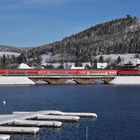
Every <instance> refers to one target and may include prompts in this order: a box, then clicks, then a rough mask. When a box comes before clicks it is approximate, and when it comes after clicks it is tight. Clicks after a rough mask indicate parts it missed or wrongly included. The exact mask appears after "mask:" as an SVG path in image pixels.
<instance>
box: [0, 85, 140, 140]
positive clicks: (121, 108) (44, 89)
mask: <svg viewBox="0 0 140 140" xmlns="http://www.w3.org/2000/svg"><path fill="white" fill-rule="evenodd" d="M3 100H5V101H6V105H3V104H2V101H3ZM38 110H61V111H69V112H94V113H97V115H98V118H97V119H81V120H80V122H79V123H63V125H62V127H61V128H57V129H53V128H42V129H41V131H40V132H39V133H38V134H37V135H34V136H32V135H12V137H11V140H21V139H22V140H86V130H88V133H87V136H88V137H87V140H140V86H112V85H85V86H81V85H66V86H49V85H47V86H27V87H0V114H9V113H12V111H38Z"/></svg>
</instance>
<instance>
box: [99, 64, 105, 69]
mask: <svg viewBox="0 0 140 140" xmlns="http://www.w3.org/2000/svg"><path fill="white" fill-rule="evenodd" d="M106 68H107V63H97V69H106Z"/></svg>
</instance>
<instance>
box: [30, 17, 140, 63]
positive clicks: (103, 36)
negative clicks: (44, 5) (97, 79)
mask: <svg viewBox="0 0 140 140" xmlns="http://www.w3.org/2000/svg"><path fill="white" fill-rule="evenodd" d="M126 53H140V20H139V19H138V18H136V17H131V16H129V15H128V16H127V17H125V18H120V19H115V20H112V21H109V22H106V23H103V24H98V25H96V26H93V27H90V28H89V29H87V30H84V31H82V32H80V33H77V34H75V35H72V36H70V37H66V38H64V39H63V40H62V41H58V42H54V43H52V44H47V45H43V46H39V47H36V48H32V49H29V51H28V56H29V57H32V58H33V57H38V56H40V55H44V54H46V55H51V56H52V57H51V58H52V59H51V60H52V61H53V60H54V61H76V60H78V61H82V62H84V61H90V60H92V59H94V56H97V55H103V54H126ZM49 60H50V57H49Z"/></svg>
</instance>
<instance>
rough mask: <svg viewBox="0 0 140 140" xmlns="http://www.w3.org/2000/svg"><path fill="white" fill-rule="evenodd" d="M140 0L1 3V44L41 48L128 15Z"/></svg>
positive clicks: (19, 0)
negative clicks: (40, 46)
mask: <svg viewBox="0 0 140 140" xmlns="http://www.w3.org/2000/svg"><path fill="white" fill-rule="evenodd" d="M139 5H140V0H0V44H1V45H10V46H15V47H37V46H39V45H43V44H47V43H51V42H54V41H57V40H61V39H63V38H64V37H66V36H70V35H72V34H74V33H78V32H80V31H82V30H84V29H86V28H88V27H90V26H93V25H96V24H98V23H102V22H106V21H109V20H112V19H116V18H120V17H125V16H126V15H128V14H129V15H132V16H137V17H138V18H140V8H139Z"/></svg>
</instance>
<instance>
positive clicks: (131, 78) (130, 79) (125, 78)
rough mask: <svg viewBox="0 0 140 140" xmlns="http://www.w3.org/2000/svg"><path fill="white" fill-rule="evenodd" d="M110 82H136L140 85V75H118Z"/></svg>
mask: <svg viewBox="0 0 140 140" xmlns="http://www.w3.org/2000/svg"><path fill="white" fill-rule="evenodd" d="M110 84H119V85H122V84H124V85H127V84H134V85H140V76H116V78H115V79H113V80H112V81H111V82H110Z"/></svg>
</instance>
